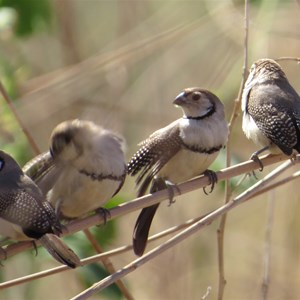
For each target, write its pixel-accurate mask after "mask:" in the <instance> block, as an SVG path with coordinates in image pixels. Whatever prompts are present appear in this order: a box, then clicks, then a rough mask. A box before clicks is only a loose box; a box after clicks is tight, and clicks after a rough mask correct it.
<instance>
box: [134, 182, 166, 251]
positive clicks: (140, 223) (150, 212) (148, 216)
mask: <svg viewBox="0 0 300 300" xmlns="http://www.w3.org/2000/svg"><path fill="white" fill-rule="evenodd" d="M165 188H169V187H168V185H167V184H166V182H165V181H164V180H163V179H162V178H157V179H153V180H152V185H151V188H150V193H155V192H158V191H161V190H164V189H165ZM159 204H160V203H157V204H154V205H151V206H148V207H145V208H143V209H142V211H141V213H140V214H139V216H138V218H137V220H136V222H135V226H134V230H133V251H134V253H135V254H136V255H138V256H142V255H143V254H144V251H145V248H146V246H147V241H148V236H149V231H150V226H151V223H152V220H153V218H154V215H155V213H156V210H157V208H158V207H159Z"/></svg>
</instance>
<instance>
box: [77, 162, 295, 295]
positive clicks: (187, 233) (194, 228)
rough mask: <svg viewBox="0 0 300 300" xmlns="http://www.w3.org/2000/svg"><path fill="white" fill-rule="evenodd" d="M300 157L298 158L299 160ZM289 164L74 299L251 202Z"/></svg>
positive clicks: (92, 292)
mask: <svg viewBox="0 0 300 300" xmlns="http://www.w3.org/2000/svg"><path fill="white" fill-rule="evenodd" d="M298 157H299V156H297V158H298ZM297 162H299V159H297ZM286 165H287V164H284V166H280V167H279V168H277V169H276V170H275V171H274V172H271V173H272V174H271V175H270V174H268V175H267V176H266V177H265V178H264V179H262V180H260V181H259V182H258V183H256V184H255V185H253V186H252V187H250V188H249V189H247V190H246V191H245V192H243V193H241V194H240V195H238V196H237V197H235V198H234V199H233V200H230V201H229V202H227V203H225V204H224V205H223V206H222V207H220V208H218V209H216V210H214V211H212V212H211V213H209V214H207V215H206V216H205V217H203V218H202V219H201V220H199V221H198V222H196V223H194V224H192V225H191V226H189V227H188V228H187V229H185V230H183V231H181V232H180V233H178V234H177V235H175V236H174V237H172V238H170V239H169V240H167V241H166V242H165V243H163V244H161V245H159V246H157V247H156V248H154V249H153V250H151V251H149V252H147V253H146V254H145V255H144V256H142V257H140V258H138V259H136V260H134V261H133V262H131V263H130V264H128V265H127V266H125V267H124V268H122V269H120V270H118V271H117V272H116V273H115V274H113V275H110V276H108V277H106V278H105V279H103V280H101V281H99V282H98V283H95V284H94V285H93V286H91V287H90V288H88V289H86V290H85V291H83V292H82V293H80V294H78V295H77V296H75V297H74V298H72V299H74V300H75V299H76V300H83V299H87V298H89V297H90V296H92V295H93V294H95V293H98V292H100V291H101V290H103V289H104V288H106V287H108V286H109V285H111V284H112V283H114V282H115V281H116V280H119V279H121V278H123V277H124V276H126V275H127V274H129V273H131V272H133V271H135V270H136V269H137V268H139V267H140V266H142V265H144V264H145V263H146V262H148V261H150V260H152V259H153V258H155V257H157V256H158V255H160V254H161V253H163V252H165V251H166V250H168V249H170V248H171V247H174V246H175V245H177V244H178V243H180V242H182V241H184V240H185V239H186V238H188V237H189V236H191V235H193V234H194V233H196V232H197V231H199V230H200V229H202V228H203V227H205V226H207V225H208V224H210V223H211V222H213V221H214V220H216V219H217V218H218V217H219V216H221V215H224V214H225V213H227V212H229V211H230V210H232V209H233V208H234V207H236V206H238V205H240V204H242V203H244V202H245V201H247V200H249V199H250V198H253V197H254V196H255V193H256V191H257V190H258V189H260V188H261V187H262V186H265V185H266V183H268V182H270V181H271V180H273V179H275V178H276V177H277V176H279V174H280V173H282V172H283V170H285V169H286V168H287V166H286Z"/></svg>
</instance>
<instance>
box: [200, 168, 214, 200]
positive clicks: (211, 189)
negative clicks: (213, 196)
mask: <svg viewBox="0 0 300 300" xmlns="http://www.w3.org/2000/svg"><path fill="white" fill-rule="evenodd" d="M203 175H205V176H207V177H208V178H209V181H210V183H209V185H210V191H209V192H207V191H206V186H205V187H203V192H204V194H205V195H208V194H210V193H211V192H212V191H213V190H214V188H215V184H216V183H217V182H218V176H217V174H216V172H214V171H212V170H206V171H205V172H204V173H203Z"/></svg>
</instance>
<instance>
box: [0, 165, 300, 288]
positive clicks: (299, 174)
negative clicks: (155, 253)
mask: <svg viewBox="0 0 300 300" xmlns="http://www.w3.org/2000/svg"><path fill="white" fill-rule="evenodd" d="M283 165H286V162H285V163H284V164H282V165H281V166H280V167H279V168H277V170H274V172H273V175H272V176H274V177H273V179H274V178H276V177H278V176H279V175H280V174H281V173H282V172H283V171H284V170H285V169H286V168H285V167H283ZM274 173H275V174H274ZM298 177H300V171H298V172H295V173H294V174H293V175H291V176H288V177H286V178H284V179H282V180H280V181H278V182H276V183H274V184H271V185H268V183H269V182H270V181H271V179H272V178H270V176H269V178H267V177H265V178H264V181H263V184H262V183H259V184H258V185H257V186H256V189H255V191H256V192H255V193H252V195H251V198H252V197H256V196H258V195H260V194H262V193H265V192H267V191H269V190H270V189H274V188H276V187H279V186H281V185H283V184H285V183H287V182H289V181H291V180H294V179H296V178H298ZM262 185H263V187H262V188H261V186H262ZM251 189H252V187H251ZM248 196H249V195H248ZM208 215H209V214H205V215H204V216H200V217H198V218H194V219H190V220H188V221H186V222H184V223H182V224H180V225H176V226H174V227H171V228H168V229H167V230H164V231H162V232H159V233H157V234H155V235H153V236H151V237H150V238H149V242H151V241H154V240H157V239H160V238H162V237H165V236H166V235H169V234H172V233H174V232H177V231H180V230H182V229H185V228H187V227H189V226H190V225H192V224H195V223H196V222H198V221H199V220H201V219H203V218H204V217H206V216H208ZM208 224H209V223H207V225H208ZM131 249H132V245H127V246H121V247H119V248H116V249H114V250H111V251H107V252H105V253H103V254H99V255H94V256H91V257H89V258H85V259H82V260H81V265H82V266H84V265H87V264H90V263H94V262H97V261H99V260H101V259H103V257H110V256H115V255H119V254H121V253H123V252H126V251H129V250H131ZM68 270H70V269H69V268H68V267H66V266H59V267H56V268H53V269H49V270H46V271H41V272H38V273H35V274H31V275H28V276H24V277H21V278H17V279H13V280H10V281H6V282H4V283H1V284H0V289H3V288H8V287H12V286H15V285H18V284H22V283H25V282H28V281H32V280H35V279H39V278H43V277H46V276H49V275H53V274H56V273H59V272H63V271H68Z"/></svg>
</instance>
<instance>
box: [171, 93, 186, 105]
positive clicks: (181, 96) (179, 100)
mask: <svg viewBox="0 0 300 300" xmlns="http://www.w3.org/2000/svg"><path fill="white" fill-rule="evenodd" d="M183 103H185V93H184V92H182V93H180V94H179V95H178V96H177V97H176V98H175V100H174V101H173V104H174V105H178V106H182V104H183Z"/></svg>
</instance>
